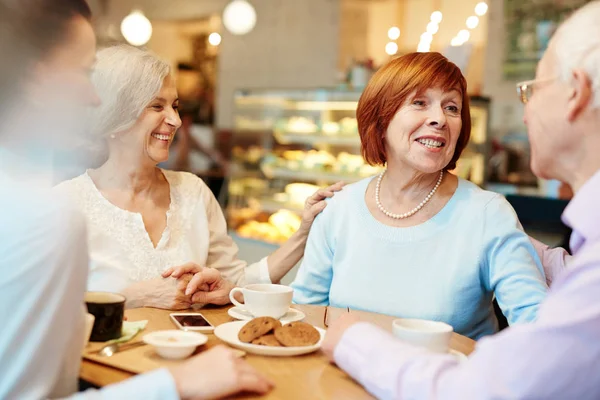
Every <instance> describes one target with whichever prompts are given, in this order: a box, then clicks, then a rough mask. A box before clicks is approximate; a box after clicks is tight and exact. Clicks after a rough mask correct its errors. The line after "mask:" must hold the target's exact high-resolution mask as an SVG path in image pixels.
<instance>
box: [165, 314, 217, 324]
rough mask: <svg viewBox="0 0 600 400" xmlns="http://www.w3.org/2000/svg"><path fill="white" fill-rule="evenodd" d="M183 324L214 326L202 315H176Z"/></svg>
mask: <svg viewBox="0 0 600 400" xmlns="http://www.w3.org/2000/svg"><path fill="white" fill-rule="evenodd" d="M173 318H175V319H176V320H177V322H179V324H180V325H181V326H212V325H211V324H210V323H209V322H208V321H207V320H205V319H204V317H202V315H174V316H173Z"/></svg>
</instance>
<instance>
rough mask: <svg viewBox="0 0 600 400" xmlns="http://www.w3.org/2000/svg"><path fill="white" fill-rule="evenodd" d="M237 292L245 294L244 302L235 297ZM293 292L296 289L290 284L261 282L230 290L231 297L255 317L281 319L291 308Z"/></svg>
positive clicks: (238, 305)
mask: <svg viewBox="0 0 600 400" xmlns="http://www.w3.org/2000/svg"><path fill="white" fill-rule="evenodd" d="M237 292H239V293H242V294H243V295H244V303H243V304H242V303H240V302H238V301H237V300H236V299H235V297H234V295H235V293H237ZM293 294H294V290H293V289H292V288H291V287H289V286H284V285H274V284H270V283H266V284H261V283H259V284H253V285H247V286H244V287H243V288H235V289H233V290H232V291H231V292H229V299H230V300H231V302H232V303H233V304H235V305H236V306H237V307H238V308H240V309H242V310H244V311H247V312H249V313H250V314H252V315H253V316H254V317H272V318H275V319H279V318H281V317H283V316H284V315H285V313H287V312H288V310H289V309H290V305H291V304H292V296H293Z"/></svg>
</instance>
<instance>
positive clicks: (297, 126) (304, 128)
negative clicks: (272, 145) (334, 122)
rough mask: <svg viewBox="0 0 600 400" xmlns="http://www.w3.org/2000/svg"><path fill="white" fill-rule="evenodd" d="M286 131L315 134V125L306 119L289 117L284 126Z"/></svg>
mask: <svg viewBox="0 0 600 400" xmlns="http://www.w3.org/2000/svg"><path fill="white" fill-rule="evenodd" d="M286 130H287V131H288V132H291V133H315V132H316V131H317V130H318V129H317V124H315V123H314V121H313V120H311V119H310V118H306V117H290V119H288V121H287V124H286Z"/></svg>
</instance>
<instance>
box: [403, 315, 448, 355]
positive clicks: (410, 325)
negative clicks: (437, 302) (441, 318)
mask: <svg viewBox="0 0 600 400" xmlns="http://www.w3.org/2000/svg"><path fill="white" fill-rule="evenodd" d="M392 330H393V332H394V336H396V337H397V338H399V339H402V340H405V341H407V342H409V343H411V344H413V345H415V346H421V347H426V348H427V349H429V350H430V351H432V352H434V353H447V352H448V350H449V349H450V339H451V338H452V332H453V329H452V326H450V325H448V324H446V323H444V322H438V321H428V320H424V319H409V318H400V319H396V320H394V322H393V323H392Z"/></svg>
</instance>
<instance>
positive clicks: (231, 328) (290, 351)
mask: <svg viewBox="0 0 600 400" xmlns="http://www.w3.org/2000/svg"><path fill="white" fill-rule="evenodd" d="M244 325H246V321H235V322H228V323H226V324H222V325H219V326H217V327H216V328H215V331H214V334H215V336H216V337H218V338H219V339H221V340H222V341H224V342H225V343H227V344H228V345H230V346H232V347H235V348H238V349H241V350H244V351H246V352H247V353H251V354H258V355H260V356H275V357H289V356H298V355H301V354H308V353H312V352H315V351H317V350H319V349H320V348H321V343H322V342H323V339H324V338H325V330H324V329H321V328H317V327H315V329H317V330H318V331H319V333H320V334H321V339H320V340H319V342H318V343H317V344H315V345H312V346H303V347H270V346H260V345H258V344H250V343H243V342H240V340H239V339H238V333H239V332H240V330H241V329H242V327H243V326H244Z"/></svg>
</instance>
